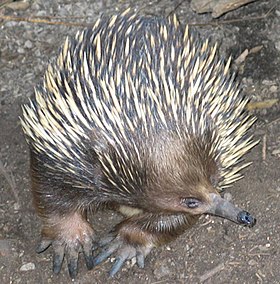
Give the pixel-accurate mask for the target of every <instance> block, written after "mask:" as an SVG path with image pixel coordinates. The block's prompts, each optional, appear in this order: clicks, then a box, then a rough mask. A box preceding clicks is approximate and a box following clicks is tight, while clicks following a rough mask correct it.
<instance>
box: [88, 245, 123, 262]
mask: <svg viewBox="0 0 280 284" xmlns="http://www.w3.org/2000/svg"><path fill="white" fill-rule="evenodd" d="M117 249H118V245H116V244H115V245H112V246H111V247H108V248H107V249H105V250H104V251H102V252H101V253H100V254H99V255H98V256H97V257H96V258H95V259H94V260H93V264H94V266H96V265H98V264H100V263H101V262H103V261H104V260H105V259H106V258H108V257H109V256H110V255H111V254H112V253H113V252H115V251H116V250H117Z"/></svg>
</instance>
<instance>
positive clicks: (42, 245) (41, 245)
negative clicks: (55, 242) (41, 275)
mask: <svg viewBox="0 0 280 284" xmlns="http://www.w3.org/2000/svg"><path fill="white" fill-rule="evenodd" d="M51 244H52V240H41V241H40V243H39V244H38V245H37V247H36V252H37V253H41V252H43V251H45V250H46V249H47V248H48V247H49V246H50V245H51Z"/></svg>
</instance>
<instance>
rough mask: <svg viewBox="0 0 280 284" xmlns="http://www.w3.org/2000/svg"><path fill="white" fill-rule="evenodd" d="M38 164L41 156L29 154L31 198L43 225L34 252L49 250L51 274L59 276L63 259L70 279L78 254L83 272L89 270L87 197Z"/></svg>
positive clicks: (90, 231) (90, 237)
mask: <svg viewBox="0 0 280 284" xmlns="http://www.w3.org/2000/svg"><path fill="white" fill-rule="evenodd" d="M42 161H43V157H42V156H39V155H37V154H34V153H31V177H32V192H33V198H34V203H35V207H36V209H37V212H38V215H39V216H40V217H41V220H42V223H43V228H42V232H41V242H40V243H39V245H38V247H37V252H38V253H41V252H43V251H45V250H46V249H47V248H48V247H49V246H52V248H53V252H54V256H53V271H54V273H59V272H60V270H61V267H62V264H63V260H64V258H65V257H66V259H67V264H68V270H69V274H70V277H71V278H72V279H74V278H75V277H76V274H77V267H78V256H79V252H83V254H84V257H85V261H86V265H87V268H88V269H91V268H92V267H93V258H92V250H93V247H94V237H95V234H94V231H93V228H92V226H91V225H90V224H89V223H88V222H87V216H86V212H87V210H86V209H87V208H86V206H83V204H86V202H85V198H86V197H88V194H89V193H87V192H86V191H84V190H83V189H80V192H79V191H77V189H73V188H72V187H71V185H69V184H68V183H65V181H64V179H63V177H62V175H60V174H59V172H58V171H57V170H56V172H55V173H54V172H53V171H52V169H51V168H50V167H47V166H46V164H45V163H43V162H42ZM81 201H82V202H83V203H82V204H81Z"/></svg>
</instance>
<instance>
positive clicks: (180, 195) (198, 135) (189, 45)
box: [22, 11, 255, 277]
mask: <svg viewBox="0 0 280 284" xmlns="http://www.w3.org/2000/svg"><path fill="white" fill-rule="evenodd" d="M229 65H230V60H228V61H227V62H224V61H223V60H221V59H220V58H219V56H218V54H217V52H216V45H214V46H213V45H211V44H210V43H209V42H208V40H204V41H202V40H201V39H200V38H199V37H198V36H197V35H195V34H194V33H192V32H190V31H189V30H188V27H186V28H185V29H183V28H182V26H181V25H179V23H178V21H177V20H176V18H175V17H171V18H169V19H159V18H152V17H142V16H139V15H136V14H132V13H130V12H128V11H125V12H124V13H122V14H120V15H116V16H113V17H111V18H105V17H104V18H101V19H100V20H98V21H97V22H96V24H95V25H94V27H93V28H92V29H87V30H84V31H82V32H79V33H78V34H77V35H76V37H75V39H72V40H70V39H67V40H66V42H65V44H64V45H63V47H62V48H61V50H60V52H59V55H58V57H57V60H56V61H55V62H53V63H51V64H50V65H49V66H48V69H47V71H46V74H45V77H44V81H43V84H42V85H41V86H38V87H37V88H36V90H35V98H34V99H32V100H31V101H30V103H29V104H27V105H25V106H24V107H23V117H22V126H23V130H24V132H25V135H26V137H27V141H28V143H29V146H30V150H31V177H32V189H33V194H34V201H35V205H36V208H37V211H38V213H39V215H40V217H41V218H42V221H43V229H42V242H41V243H40V245H39V247H38V251H39V252H40V251H43V250H45V249H46V248H47V247H48V246H49V245H51V244H52V245H53V247H54V251H55V256H54V271H55V272H58V271H59V270H60V268H61V265H62V261H63V256H64V250H65V251H66V253H67V258H68V267H69V272H70V275H71V277H75V275H76V272H77V259H78V252H79V250H80V249H81V248H82V250H83V251H84V254H85V260H86V263H87V266H88V268H92V267H93V266H94V265H96V264H98V263H100V262H102V261H103V260H105V259H106V258H107V257H109V256H110V255H111V254H112V253H115V254H117V256H118V260H117V261H116V262H115V264H114V266H113V268H112V270H111V275H114V274H115V273H116V272H117V271H118V270H119V269H120V267H121V266H122V264H123V262H124V261H125V260H127V259H130V258H132V257H134V256H136V258H137V263H138V265H139V266H140V267H142V266H144V258H145V256H146V255H147V254H148V253H149V252H150V250H151V249H152V248H153V247H155V246H158V245H160V244H163V243H166V242H168V241H170V240H172V239H174V238H175V237H176V236H178V235H180V234H182V233H183V232H184V231H185V230H186V229H187V228H188V227H190V226H191V225H192V224H194V223H195V222H196V220H197V219H198V217H199V216H200V215H201V214H204V213H210V214H215V215H219V216H222V217H225V218H227V219H230V220H232V221H234V222H236V223H241V224H245V225H248V226H253V225H254V223H255V220H254V218H253V217H252V216H251V215H249V213H247V212H245V211H242V210H240V209H238V208H237V207H235V206H234V205H232V204H231V203H230V202H228V201H226V200H224V199H222V198H221V197H220V195H219V191H220V189H221V188H223V187H226V186H228V185H230V184H231V183H233V182H234V181H236V180H238V179H239V178H240V177H241V175H240V173H239V171H240V169H242V168H243V167H245V166H246V165H247V164H245V165H240V164H239V161H240V159H241V158H242V156H243V155H244V154H245V153H246V152H247V151H248V150H249V149H251V148H252V147H253V146H254V145H255V142H252V139H251V137H249V136H248V135H247V130H248V129H249V128H250V126H251V125H252V123H253V122H254V120H255V119H254V118H253V117H250V116H249V115H248V114H247V112H246V110H245V106H246V103H247V101H248V99H247V98H245V97H244V96H243V95H241V94H240V88H239V85H238V83H237V82H236V79H235V75H234V74H231V72H230V68H229ZM104 206H109V207H113V208H116V209H118V210H120V211H121V212H122V213H124V214H125V215H126V216H127V218H126V219H124V221H122V222H121V223H120V224H118V225H117V226H116V227H115V229H114V231H113V233H112V235H110V237H108V238H107V239H106V241H104V240H103V241H102V242H101V243H103V245H105V250H104V251H103V252H101V253H100V254H99V255H98V256H97V257H95V258H93V256H92V253H91V250H92V246H93V242H94V239H95V237H94V233H93V229H92V227H91V225H90V224H89V223H88V222H87V212H88V211H89V210H92V211H95V210H97V209H99V208H101V207H104ZM94 254H95V253H94Z"/></svg>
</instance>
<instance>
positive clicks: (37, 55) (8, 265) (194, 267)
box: [0, 0, 280, 284]
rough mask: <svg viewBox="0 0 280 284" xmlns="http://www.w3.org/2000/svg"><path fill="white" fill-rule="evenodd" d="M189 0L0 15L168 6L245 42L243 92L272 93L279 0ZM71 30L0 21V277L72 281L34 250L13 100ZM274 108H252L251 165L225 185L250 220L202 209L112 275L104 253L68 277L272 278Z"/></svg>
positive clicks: (94, 13)
mask: <svg viewBox="0 0 280 284" xmlns="http://www.w3.org/2000/svg"><path fill="white" fill-rule="evenodd" d="M2 2H4V1H0V4H1V3H2ZM189 2H190V1H167V0H162V1H160V0H158V1H146V0H145V1H136V0H134V1H126V0H123V1H105V0H103V1H100V0H99V1H98V0H97V1H94V0H91V1H90V0H83V1H71V0H59V1H44V0H40V1H30V2H28V1H26V3H27V4H28V3H29V5H27V6H26V9H25V10H22V9H19V10H13V9H10V8H1V6H0V15H10V16H22V17H30V16H32V17H35V16H38V17H41V18H42V17H44V16H50V17H49V18H48V19H49V20H55V21H60V22H61V21H64V22H69V21H71V22H78V23H83V22H86V23H94V21H95V20H96V19H97V17H98V16H99V15H100V14H102V13H105V14H112V13H115V12H116V11H118V10H123V9H124V8H125V7H128V6H132V7H135V8H137V9H141V13H149V14H154V15H165V16H167V15H168V14H169V13H170V12H172V11H174V10H176V13H177V15H178V16H179V19H180V21H181V22H182V23H183V24H185V23H190V24H204V23H210V22H212V23H213V24H212V25H198V26H197V27H196V29H198V30H199V32H200V33H201V34H202V35H203V36H206V35H211V37H212V38H213V40H214V41H218V42H219V43H220V46H221V47H220V49H221V54H222V55H224V56H228V55H229V54H232V56H233V58H234V59H236V58H237V57H238V56H239V55H240V54H242V53H243V51H244V50H246V49H248V50H251V51H253V52H251V53H249V55H248V56H247V57H246V59H245V62H243V63H242V64H241V67H240V66H239V69H240V78H242V83H243V89H244V92H246V93H247V94H248V95H249V96H250V97H251V98H252V102H261V101H266V100H269V101H271V100H272V99H277V98H278V99H279V98H280V96H279V92H280V76H279V75H280V56H279V55H280V5H279V4H280V1H279V0H277V1H256V2H254V3H252V4H249V5H247V6H245V7H242V8H240V9H238V10H236V11H232V12H230V13H228V14H226V15H224V16H222V17H220V18H219V19H218V20H213V19H212V18H211V15H210V14H204V15H198V14H196V13H194V12H193V11H192V10H191V8H190V3H189ZM271 8H272V10H271V12H270V13H269V14H268V15H267V16H265V14H266V13H267V12H268V11H269V10H270V9H271ZM56 17H58V18H56ZM79 29H81V27H71V26H69V25H65V24H62V25H58V24H57V25H47V24H44V23H41V24H40V23H28V22H15V21H2V22H0V74H1V75H0V145H1V149H0V161H1V163H0V283H4V284H6V283H70V282H71V280H70V278H69V276H68V273H67V268H66V265H65V264H64V266H63V269H62V272H61V273H60V274H59V275H58V276H56V275H53V274H52V270H51V266H52V259H51V256H52V255H51V251H47V252H45V253H44V254H40V255H38V254H36V253H35V246H36V243H37V241H38V240H39V234H40V221H39V219H38V217H37V216H36V213H35V211H34V209H33V207H32V198H31V192H30V183H29V176H28V163H29V156H28V148H27V145H26V143H25V140H24V137H23V134H22V131H21V127H20V124H19V119H18V117H19V115H20V114H21V104H23V103H25V102H27V100H28V98H29V97H30V96H31V94H32V92H33V87H34V86H35V85H36V84H38V83H40V81H41V79H42V76H43V74H44V70H45V68H46V66H47V63H48V61H49V59H50V58H53V57H54V56H55V54H56V52H57V50H58V48H59V46H60V44H61V43H62V42H63V40H64V38H65V37H66V36H67V35H74V34H75V32H76V31H77V30H79ZM260 46H261V47H262V48H261V49H260V48H255V47H260ZM254 48H255V49H254ZM252 49H253V50H252ZM279 107H280V104H279V102H278V103H276V104H275V105H273V106H272V107H268V108H265V107H264V106H260V108H258V109H256V110H254V113H255V114H256V116H257V117H258V121H257V123H256V124H255V126H254V127H253V129H252V132H253V134H254V136H255V139H259V140H260V143H259V145H258V146H257V147H255V148H254V149H253V150H252V151H251V153H250V154H249V155H248V156H247V159H248V160H250V161H252V162H253V165H252V166H251V167H249V168H248V169H247V170H246V171H244V174H245V177H244V179H242V180H241V181H239V182H238V183H236V184H234V186H233V187H232V188H229V189H228V190H227V192H229V193H230V194H231V195H232V197H233V201H234V203H236V204H237V205H238V206H240V207H242V208H244V209H246V210H247V211H249V212H251V213H252V214H254V215H255V216H256V218H257V225H256V226H255V227H253V228H252V229H248V228H243V227H241V226H237V225H235V224H233V223H231V222H229V221H224V220H221V219H219V218H215V217H209V216H203V217H202V218H201V219H200V221H199V223H198V224H197V225H196V226H195V227H194V228H193V229H191V230H189V231H188V232H186V233H185V234H184V235H182V236H181V237H180V238H179V239H177V240H176V241H175V242H172V243H170V244H169V245H167V246H164V247H161V248H159V249H157V250H154V251H153V252H152V253H151V254H150V255H149V256H148V258H147V260H146V267H145V269H140V268H138V267H137V265H134V266H133V267H131V262H129V263H127V264H126V265H125V266H124V268H123V269H122V270H121V271H120V273H119V274H117V276H116V277H115V278H114V279H108V270H109V268H110V266H111V263H110V261H107V262H106V263H104V264H103V265H100V266H98V267H97V268H95V269H94V270H92V271H87V270H86V268H85V264H84V262H83V261H81V262H80V268H79V275H78V278H77V280H76V281H75V282H76V283H153V284H156V283H200V282H203V283H217V284H218V283H280V269H279V268H280V226H279V220H280V213H279V208H280V163H279V161H280V111H279V109H280V108H279ZM118 219H119V216H116V215H115V214H114V213H113V212H104V213H99V214H97V216H95V220H97V225H98V228H97V230H98V231H100V232H106V231H108V230H109V229H110V225H113V224H115V223H116V222H117V220H118ZM95 222H96V221H95Z"/></svg>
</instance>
